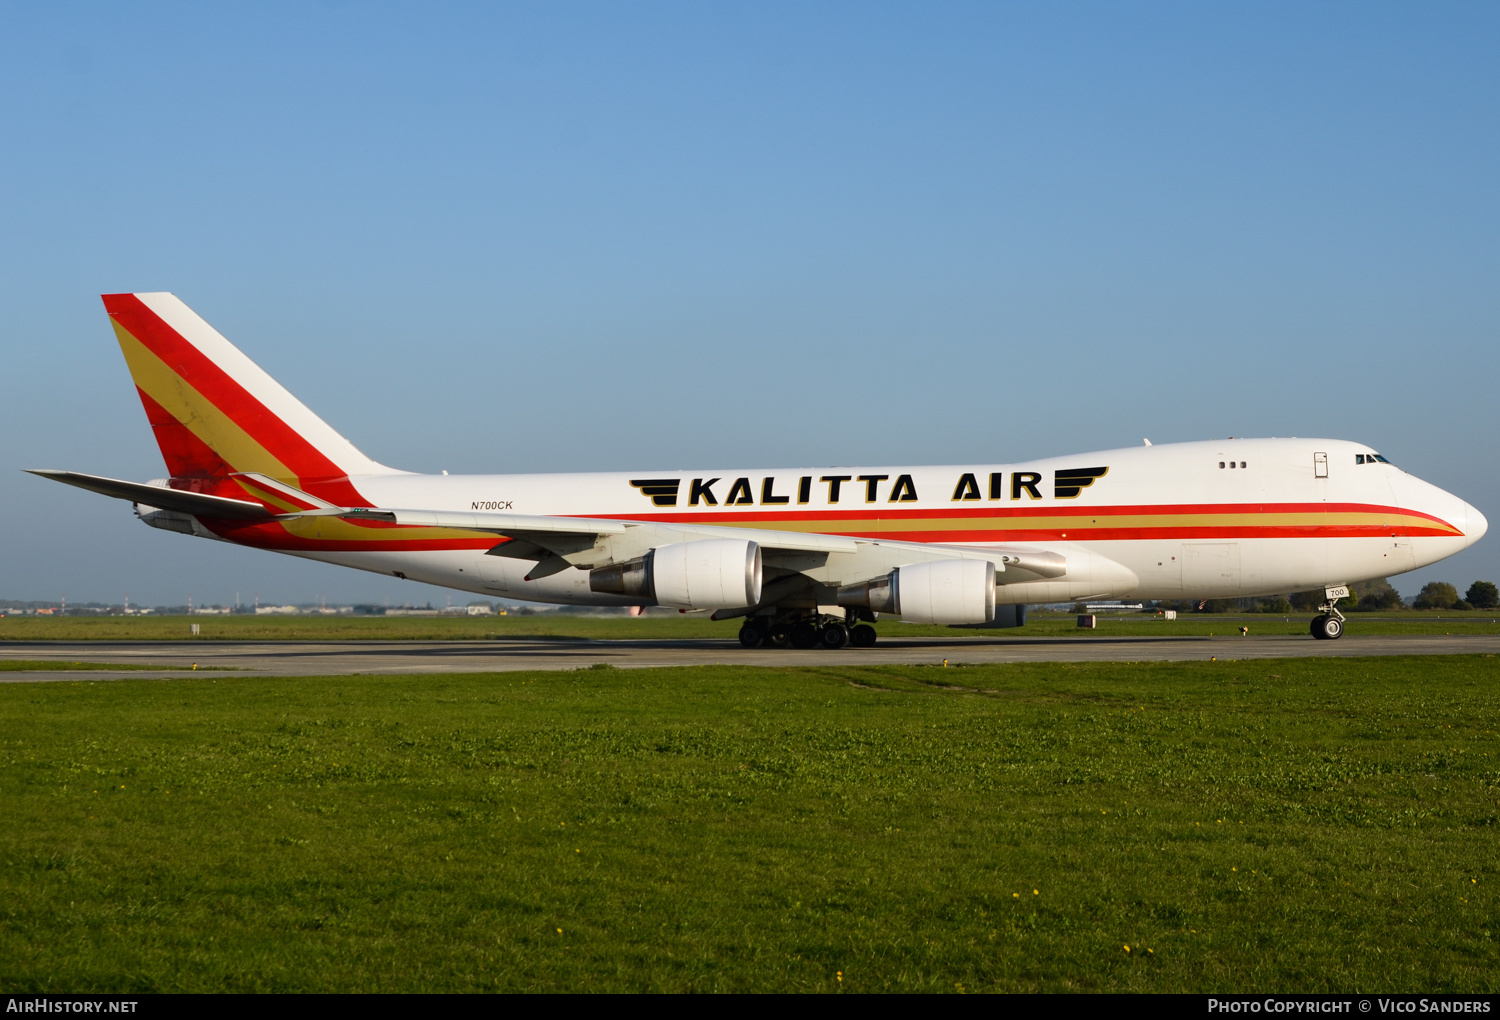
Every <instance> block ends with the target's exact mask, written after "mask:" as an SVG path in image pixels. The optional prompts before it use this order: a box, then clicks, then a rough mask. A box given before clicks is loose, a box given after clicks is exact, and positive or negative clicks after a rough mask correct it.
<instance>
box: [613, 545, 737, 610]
mask: <svg viewBox="0 0 1500 1020" xmlns="http://www.w3.org/2000/svg"><path fill="white" fill-rule="evenodd" d="M760 588H761V562H760V546H758V545H756V544H755V543H754V542H749V541H745V540H743V539H737V538H720V539H708V540H706V541H702V542H674V543H672V544H671V545H660V546H657V547H656V548H655V549H652V550H651V551H650V552H648V553H647V554H646V555H645V556H643V557H641V558H640V559H638V560H631V561H630V562H629V563H620V564H616V565H615V566H612V567H598V568H596V569H594V570H591V571H589V590H590V591H596V592H603V593H605V594H609V595H634V596H637V597H639V598H646V599H654V600H655V601H656V604H657V605H659V606H670V607H671V608H673V609H746V608H749V607H750V606H755V605H758V604H759V603H760Z"/></svg>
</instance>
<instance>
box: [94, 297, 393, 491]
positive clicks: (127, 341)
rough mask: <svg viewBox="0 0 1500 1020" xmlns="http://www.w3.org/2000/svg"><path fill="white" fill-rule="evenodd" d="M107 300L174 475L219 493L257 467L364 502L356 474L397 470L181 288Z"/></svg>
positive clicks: (300, 485)
mask: <svg viewBox="0 0 1500 1020" xmlns="http://www.w3.org/2000/svg"><path fill="white" fill-rule="evenodd" d="M104 308H105V311H107V312H108V313H109V317H110V322H111V323H112V324H113V326H114V328H115V335H116V336H117V337H118V338H119V341H120V349H121V350H122V351H123V352H124V354H125V363H126V364H127V365H128V366H129V367H130V374H131V376H132V377H133V378H134V379H135V385H136V389H137V391H139V393H140V396H141V403H142V404H143V405H145V408H146V417H147V418H148V419H149V420H150V422H151V427H152V430H153V431H154V432H155V434H156V441H157V444H158V445H159V446H160V447H161V453H162V457H163V459H165V460H166V462H167V470H168V471H170V472H171V474H172V476H173V477H174V478H182V479H188V478H191V479H202V480H203V481H204V482H205V483H207V484H206V485H205V486H204V488H206V489H207V490H208V491H213V490H214V489H216V488H217V487H218V483H221V482H226V481H228V480H229V476H230V475H231V474H233V473H236V472H246V471H253V472H258V473H260V474H263V475H268V476H270V477H271V478H274V479H278V480H280V481H282V482H285V483H286V484H288V485H291V486H294V487H295V488H298V489H303V490H306V491H308V492H312V493H318V494H319V495H322V496H324V497H326V498H328V499H331V500H333V501H334V502H336V503H338V504H339V505H340V506H359V505H363V504H364V500H362V499H360V498H359V496H358V493H356V492H355V491H354V490H353V487H352V486H351V485H350V484H349V481H348V476H349V475H363V474H395V473H397V472H395V471H394V469H392V468H388V467H385V466H384V465H382V464H379V463H376V462H375V461H373V460H371V459H370V458H369V457H366V456H365V455H364V454H363V453H360V452H359V450H357V449H355V447H354V445H353V444H352V443H350V442H349V440H347V439H345V438H344V437H343V436H341V435H339V434H338V433H337V432H335V431H334V430H333V428H332V427H331V426H329V424H328V423H327V422H325V421H323V419H321V418H319V417H318V416H317V415H315V414H313V413H312V411H310V410H309V409H308V408H307V406H306V405H305V404H303V403H302V402H301V401H300V400H298V399H297V398H296V397H294V396H292V395H291V394H290V393H289V392H287V390H286V388H285V387H283V386H282V385H281V384H280V383H278V382H277V381H276V380H274V379H272V378H271V377H270V376H269V375H267V374H266V373H265V371H263V370H262V369H261V368H260V366H258V365H256V364H255V362H253V361H251V360H250V359H249V358H247V357H245V355H244V354H243V353H242V352H241V351H240V350H239V348H237V347H235V346H234V345H233V344H231V343H230V342H229V341H228V340H226V339H224V337H223V336H221V335H220V334H219V333H218V331H217V330H215V329H214V328H213V327H212V326H210V325H209V324H208V323H206V322H204V321H203V320H202V319H201V318H199V317H198V315H197V314H196V313H194V312H193V310H192V309H190V308H189V307H188V306H187V305H185V304H183V303H182V302H181V301H180V300H178V298H177V297H176V296H175V295H173V294H164V293H163V294H105V295H104ZM195 487H196V486H195Z"/></svg>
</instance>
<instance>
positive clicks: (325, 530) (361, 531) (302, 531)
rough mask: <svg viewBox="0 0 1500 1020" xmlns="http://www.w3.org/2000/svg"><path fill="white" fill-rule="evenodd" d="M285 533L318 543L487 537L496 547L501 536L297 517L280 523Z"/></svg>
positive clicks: (461, 529)
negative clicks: (371, 525)
mask: <svg viewBox="0 0 1500 1020" xmlns="http://www.w3.org/2000/svg"><path fill="white" fill-rule="evenodd" d="M278 523H280V524H281V526H282V527H283V528H285V529H286V531H287V534H289V535H294V536H296V537H297V538H305V539H311V540H313V541H319V542H429V541H432V540H434V539H437V540H446V539H474V538H487V539H490V540H491V541H493V542H494V543H495V544H496V545H499V544H500V542H501V541H502V540H503V538H504V536H502V535H495V534H491V533H490V532H487V531H465V530H464V529H463V528H420V527H419V528H411V527H407V528H370V527H363V526H361V525H359V524H355V523H353V522H351V521H345V520H341V519H340V518H337V517H300V518H295V519H293V520H290V521H280V522H278Z"/></svg>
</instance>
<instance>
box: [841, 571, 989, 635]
mask: <svg viewBox="0 0 1500 1020" xmlns="http://www.w3.org/2000/svg"><path fill="white" fill-rule="evenodd" d="M837 601H838V604H839V605H841V606H865V607H868V608H870V609H873V610H875V611H876V612H877V613H894V614H895V615H897V616H899V617H901V618H902V619H903V620H905V621H907V622H908V623H989V622H990V621H991V620H993V619H994V618H995V565H994V564H993V563H991V562H990V561H989V560H932V561H929V562H926V563H908V564H907V565H906V566H904V567H897V568H896V569H895V570H893V571H891V572H890V573H889V574H886V575H885V576H883V577H877V578H876V579H875V580H873V581H865V582H863V583H861V584H849V585H844V586H843V587H841V588H840V589H839V590H838V596H837Z"/></svg>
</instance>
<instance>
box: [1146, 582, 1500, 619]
mask: <svg viewBox="0 0 1500 1020" xmlns="http://www.w3.org/2000/svg"><path fill="white" fill-rule="evenodd" d="M1322 604H1323V589H1321V588H1319V589H1317V590H1315V591H1299V592H1292V593H1290V594H1288V595H1271V596H1263V597H1260V598H1244V599H1164V600H1162V601H1160V602H1152V603H1149V604H1148V605H1147V607H1146V608H1147V611H1155V610H1157V609H1175V610H1177V611H1178V612H1179V613H1294V612H1295V613H1312V612H1316V611H1317V609H1318V606H1320V605H1322ZM1406 608H1407V604H1406V602H1405V601H1404V600H1403V599H1402V598H1401V593H1400V592H1398V591H1396V589H1395V588H1393V587H1392V586H1391V582H1390V581H1389V580H1387V579H1386V578H1380V579H1378V580H1375V581H1361V582H1360V583H1358V584H1353V585H1350V586H1349V597H1348V598H1346V599H1340V600H1339V609H1341V610H1343V611H1345V612H1350V611H1352V612H1356V613H1373V612H1380V611H1389V610H1395V609H1406ZM1410 608H1412V609H1449V610H1457V611H1459V612H1463V611H1465V610H1470V609H1496V608H1500V588H1497V587H1496V586H1495V583H1494V582H1493V581H1475V582H1474V583H1473V584H1471V585H1469V590H1468V591H1466V592H1464V596H1463V598H1459V597H1458V589H1457V588H1455V587H1454V586H1453V585H1451V584H1448V583H1447V582H1446V581H1432V582H1429V583H1428V584H1425V585H1423V586H1422V590H1421V592H1419V593H1418V595H1417V597H1416V598H1414V599H1412V602H1411V607H1410Z"/></svg>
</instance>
